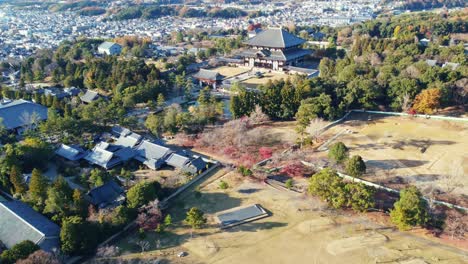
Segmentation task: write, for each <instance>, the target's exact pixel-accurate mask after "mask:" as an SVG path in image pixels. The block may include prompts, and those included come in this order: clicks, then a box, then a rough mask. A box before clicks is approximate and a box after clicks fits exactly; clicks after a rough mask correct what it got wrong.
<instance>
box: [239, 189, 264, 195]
mask: <svg viewBox="0 0 468 264" xmlns="http://www.w3.org/2000/svg"><path fill="white" fill-rule="evenodd" d="M258 191H260V189H257V188H248V189H240V190H238V191H237V192H238V193H243V194H252V193H256V192H258Z"/></svg>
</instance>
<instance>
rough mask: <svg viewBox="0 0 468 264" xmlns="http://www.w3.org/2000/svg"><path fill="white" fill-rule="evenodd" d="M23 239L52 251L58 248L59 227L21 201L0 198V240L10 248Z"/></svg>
mask: <svg viewBox="0 0 468 264" xmlns="http://www.w3.org/2000/svg"><path fill="white" fill-rule="evenodd" d="M25 240H30V241H32V242H33V243H35V244H36V245H38V246H39V247H40V248H41V249H43V250H45V251H49V252H53V251H54V250H56V249H59V248H60V227H59V226H58V225H56V224H55V223H54V222H52V221H50V220H49V219H48V218H47V217H45V216H43V215H42V214H40V213H38V212H37V211H35V210H34V209H32V208H31V207H30V206H29V205H27V204H25V203H23V202H20V201H14V200H13V201H8V200H1V199H0V241H2V242H3V243H4V244H5V245H6V247H7V248H11V247H13V246H14V245H16V244H18V243H20V242H22V241H25Z"/></svg>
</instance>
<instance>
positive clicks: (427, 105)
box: [413, 88, 442, 115]
mask: <svg viewBox="0 0 468 264" xmlns="http://www.w3.org/2000/svg"><path fill="white" fill-rule="evenodd" d="M441 96H442V93H441V91H440V89H438V88H431V89H426V90H423V91H422V92H421V93H419V94H418V95H417V96H416V98H415V99H414V103H413V109H414V110H416V111H417V112H418V113H423V114H427V115H430V114H432V113H434V110H435V109H436V108H438V107H439V105H440V98H441Z"/></svg>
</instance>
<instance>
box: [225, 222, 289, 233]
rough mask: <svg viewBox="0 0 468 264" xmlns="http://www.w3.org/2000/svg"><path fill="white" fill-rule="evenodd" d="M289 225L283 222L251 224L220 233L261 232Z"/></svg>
mask: <svg viewBox="0 0 468 264" xmlns="http://www.w3.org/2000/svg"><path fill="white" fill-rule="evenodd" d="M287 225H288V223H283V222H249V223H245V224H241V225H238V226H234V227H231V228H228V229H223V230H221V231H220V232H226V233H234V232H257V231H260V230H271V229H274V228H280V227H285V226H287Z"/></svg>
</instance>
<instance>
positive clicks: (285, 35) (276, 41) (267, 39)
mask: <svg viewBox="0 0 468 264" xmlns="http://www.w3.org/2000/svg"><path fill="white" fill-rule="evenodd" d="M304 42H305V40H304V39H302V38H299V37H296V36H294V35H293V34H291V33H289V32H287V31H286V30H284V29H282V28H269V29H267V30H264V31H262V32H260V33H258V34H257V35H256V36H255V37H253V38H251V39H249V40H247V41H246V42H245V44H247V45H250V46H261V47H270V48H283V49H284V48H288V47H293V46H298V45H301V44H303V43H304Z"/></svg>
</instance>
